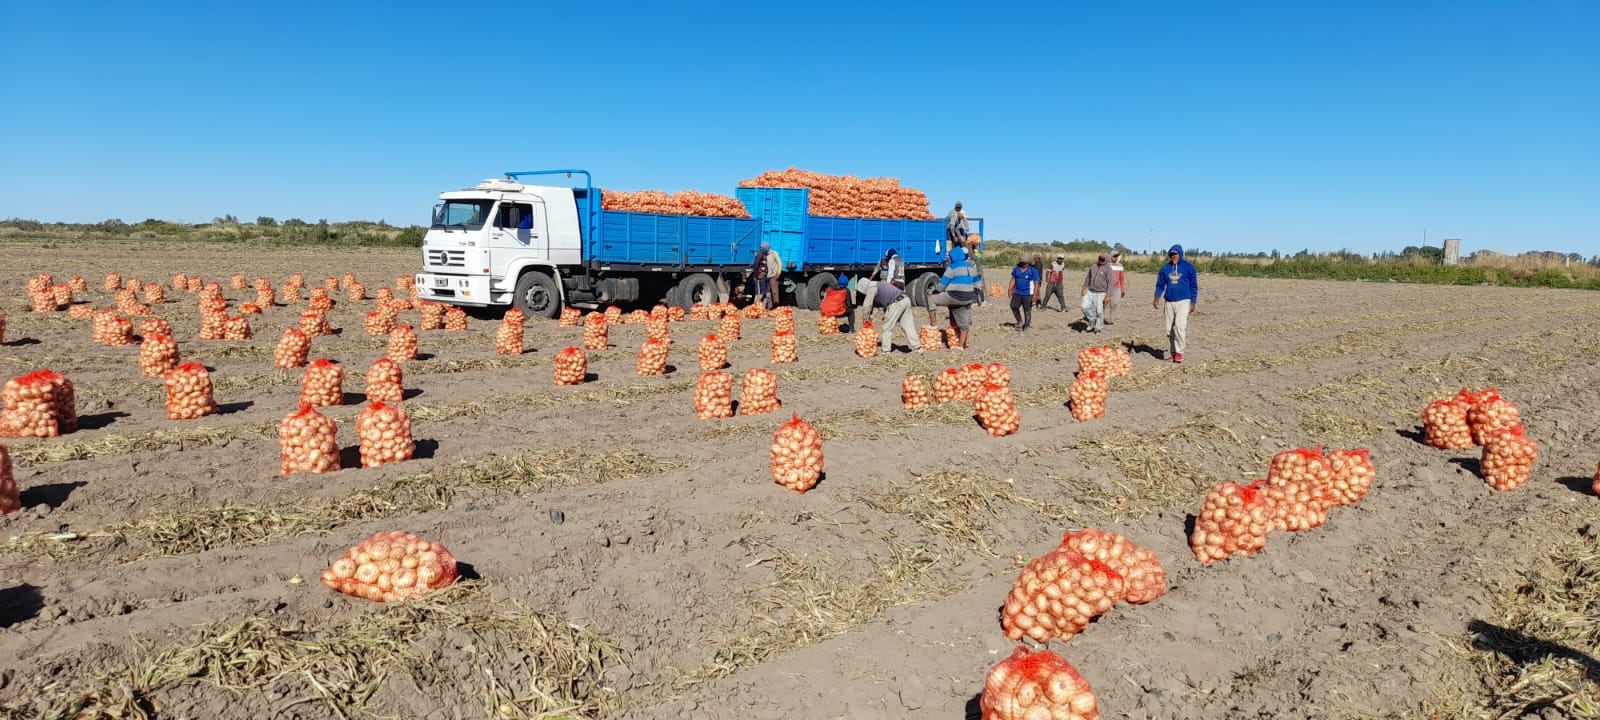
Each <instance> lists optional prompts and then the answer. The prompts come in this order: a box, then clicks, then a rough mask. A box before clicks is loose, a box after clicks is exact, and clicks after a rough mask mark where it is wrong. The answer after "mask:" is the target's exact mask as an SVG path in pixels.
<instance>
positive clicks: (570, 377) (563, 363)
mask: <svg viewBox="0 0 1600 720" xmlns="http://www.w3.org/2000/svg"><path fill="white" fill-rule="evenodd" d="M585 334H587V331H585ZM588 374H589V357H588V355H585V354H584V352H583V350H582V349H580V348H575V347H569V348H567V349H565V350H562V351H561V352H558V353H556V361H555V383H556V384H557V385H582V384H583V382H584V380H585V379H586V378H587V376H588Z"/></svg>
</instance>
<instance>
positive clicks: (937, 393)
mask: <svg viewBox="0 0 1600 720" xmlns="http://www.w3.org/2000/svg"><path fill="white" fill-rule="evenodd" d="M960 399H961V370H960V369H959V368H948V369H946V370H944V371H943V372H940V373H939V374H938V375H936V376H934V378H933V401H934V402H939V403H947V402H952V401H955V400H960Z"/></svg>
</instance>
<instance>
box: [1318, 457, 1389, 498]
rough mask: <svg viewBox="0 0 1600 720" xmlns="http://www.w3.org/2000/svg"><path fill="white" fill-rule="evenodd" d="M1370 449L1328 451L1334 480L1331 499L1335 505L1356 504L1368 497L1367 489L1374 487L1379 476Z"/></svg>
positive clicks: (1330, 494)
mask: <svg viewBox="0 0 1600 720" xmlns="http://www.w3.org/2000/svg"><path fill="white" fill-rule="evenodd" d="M1368 455H1369V451H1368V450H1366V449H1365V448H1363V449H1360V450H1334V451H1332V452H1330V453H1328V462H1329V464H1330V465H1332V467H1333V480H1332V482H1331V484H1330V486H1329V499H1330V500H1331V501H1332V502H1333V503H1334V504H1335V505H1354V504H1356V503H1358V502H1360V501H1361V499H1362V498H1364V497H1366V495H1367V491H1368V490H1370V489H1372V482H1373V480H1374V479H1376V478H1377V475H1378V471H1377V468H1375V467H1373V465H1372V460H1371V458H1369V457H1368Z"/></svg>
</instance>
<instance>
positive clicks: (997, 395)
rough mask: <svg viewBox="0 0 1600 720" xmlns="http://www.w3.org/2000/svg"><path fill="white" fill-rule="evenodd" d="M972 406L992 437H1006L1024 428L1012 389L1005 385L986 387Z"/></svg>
mask: <svg viewBox="0 0 1600 720" xmlns="http://www.w3.org/2000/svg"><path fill="white" fill-rule="evenodd" d="M972 406H973V410H974V411H976V412H977V414H978V422H979V423H981V424H982V425H983V429H985V430H988V431H989V434H990V435H993V436H995V437H1005V436H1007V435H1010V434H1012V433H1014V432H1016V431H1017V430H1018V429H1020V428H1021V427H1022V414H1021V413H1019V412H1017V403H1016V401H1015V400H1014V399H1013V398H1012V397H1011V389H1010V388H1008V387H1006V386H1004V385H995V384H992V383H991V384H989V385H985V386H984V388H983V392H981V393H979V395H978V398H977V399H976V400H974V401H972Z"/></svg>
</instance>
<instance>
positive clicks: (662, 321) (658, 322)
mask: <svg viewBox="0 0 1600 720" xmlns="http://www.w3.org/2000/svg"><path fill="white" fill-rule="evenodd" d="M645 335H646V337H648V338H650V339H651V340H660V341H661V342H664V343H671V342H672V331H671V330H670V329H668V328H667V315H666V313H662V314H661V316H660V317H656V316H655V315H651V316H650V317H649V318H647V319H646V320H645Z"/></svg>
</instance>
